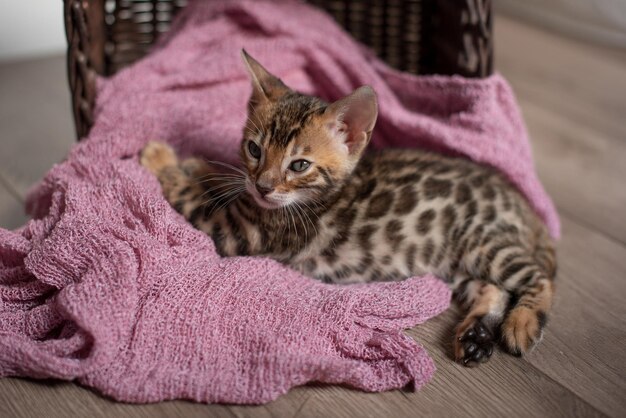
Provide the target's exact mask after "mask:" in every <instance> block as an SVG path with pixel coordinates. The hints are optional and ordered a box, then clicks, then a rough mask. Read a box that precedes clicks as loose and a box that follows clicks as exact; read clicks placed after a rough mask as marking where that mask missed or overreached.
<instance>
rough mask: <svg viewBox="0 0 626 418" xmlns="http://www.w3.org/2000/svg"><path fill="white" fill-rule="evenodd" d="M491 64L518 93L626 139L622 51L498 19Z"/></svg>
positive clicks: (625, 67)
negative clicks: (494, 65)
mask: <svg viewBox="0 0 626 418" xmlns="http://www.w3.org/2000/svg"><path fill="white" fill-rule="evenodd" d="M494 39H495V42H494V45H495V53H494V56H495V64H496V69H497V70H498V71H500V72H501V73H502V74H503V75H504V76H505V77H507V79H508V80H509V81H510V82H511V84H512V86H513V88H514V90H515V91H516V93H518V94H520V95H521V94H524V93H529V94H530V93H532V95H533V96H534V97H536V98H537V99H538V100H539V101H541V102H542V103H543V104H544V105H545V106H546V107H551V108H553V109H555V110H558V112H560V113H562V114H563V115H564V116H567V117H568V118H570V119H571V120H577V121H579V123H580V124H583V125H590V126H593V127H594V128H595V129H598V130H599V131H601V132H604V133H605V134H606V135H608V136H613V137H617V138H619V139H621V140H626V126H625V125H624V123H623V117H624V114H626V100H625V96H626V82H624V81H625V80H626V53H625V52H624V51H618V52H616V51H615V50H613V49H610V48H603V47H600V46H598V45H592V44H587V43H584V42H581V41H578V40H574V39H570V38H566V37H562V36H558V35H556V34H554V33H551V32H549V31H547V30H543V29H538V28H536V27H533V26H530V25H526V24H524V23H521V22H519V21H515V20H513V19H510V18H508V17H505V16H502V15H497V16H496V19H495V20H494Z"/></svg>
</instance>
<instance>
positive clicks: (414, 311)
mask: <svg viewBox="0 0 626 418" xmlns="http://www.w3.org/2000/svg"><path fill="white" fill-rule="evenodd" d="M242 47H245V48H246V49H247V50H248V51H249V52H250V53H251V54H252V55H253V56H254V57H255V58H256V59H257V60H259V61H260V62H261V63H263V64H265V66H266V67H267V68H268V69H269V70H270V71H272V72H274V73H275V74H277V75H278V76H280V77H282V78H283V80H284V81H285V82H286V83H287V84H288V85H290V86H292V87H294V88H296V89H298V90H301V91H303V92H306V93H312V94H317V95H320V96H321V97H323V98H325V99H327V100H334V99H337V98H339V97H341V96H342V95H345V94H347V93H349V92H350V91H351V90H352V89H354V88H356V87H358V86H360V85H363V84H369V85H371V86H372V87H373V88H374V89H375V90H376V92H377V94H378V98H379V103H380V116H379V122H378V125H377V127H376V129H375V134H374V137H373V146H374V147H379V148H380V147H390V146H405V147H406V146H409V147H425V148H429V149H436V150H440V151H442V152H448V153H454V154H458V155H465V156H467V157H468V158H471V159H474V160H476V161H479V162H483V163H487V164H491V165H493V166H495V167H497V168H499V169H500V170H502V171H503V172H504V173H505V174H506V175H507V176H508V177H509V178H510V179H511V181H512V182H513V183H514V184H515V185H516V186H517V187H519V189H520V190H521V191H522V192H523V193H524V194H525V195H526V196H527V197H528V199H529V201H530V202H531V203H532V205H533V206H534V207H535V209H536V210H537V212H538V213H539V214H540V215H541V216H542V217H543V219H544V220H545V221H546V223H547V225H548V226H549V228H550V231H551V232H552V234H553V235H554V236H558V231H559V224H558V218H557V215H556V212H555V211H554V207H553V205H552V203H551V202H550V200H549V198H548V197H547V195H546V194H545V192H544V190H543V189H542V187H541V185H540V184H539V182H538V180H537V177H536V174H535V171H534V168H533V162H532V158H531V152H530V147H529V143H528V139H527V135H526V132H525V129H524V126H523V123H522V120H521V118H520V114H519V110H518V109H517V106H516V104H515V100H514V98H513V95H512V92H511V89H510V88H509V86H508V85H507V83H506V82H505V81H504V80H503V79H502V78H501V77H500V76H498V75H494V76H492V77H490V78H487V79H484V80H466V79H463V78H459V77H452V78H449V77H415V76H411V75H406V74H401V73H398V72H396V71H394V70H391V69H389V68H388V67H387V66H385V64H383V63H382V62H380V61H379V60H378V59H376V58H375V57H374V56H373V55H372V54H371V52H369V51H368V50H366V49H364V48H363V47H361V46H359V45H358V44H356V43H355V41H353V40H352V39H351V38H350V37H349V36H348V35H346V34H345V33H344V32H343V31H342V30H341V29H340V28H339V27H337V26H336V25H335V24H334V23H333V21H332V19H331V18H329V17H328V16H327V15H325V14H323V13H321V12H319V11H316V10H315V9H313V8H311V7H309V6H307V5H304V4H300V3H297V2H292V1H285V2H264V1H236V0H235V1H227V2H226V1H212V2H203V1H191V2H190V4H189V6H188V7H187V8H186V9H185V10H184V11H182V12H181V15H179V18H178V19H177V21H176V23H175V25H174V27H173V29H172V31H171V32H170V33H168V35H167V36H166V37H165V38H164V39H162V40H161V42H160V43H159V44H158V46H157V47H156V48H155V50H154V51H153V52H152V53H151V54H150V55H149V56H147V57H146V58H144V59H143V60H141V61H139V62H138V63H136V64H135V65H133V66H132V67H130V68H127V69H125V70H123V71H121V72H120V73H118V74H117V75H116V76H114V77H113V78H111V79H101V80H99V88H98V97H97V105H96V118H95V125H94V126H93V128H92V130H91V133H90V134H89V137H88V138H86V139H85V140H84V141H82V142H81V143H79V144H77V145H76V146H74V148H73V149H72V150H71V152H70V154H69V156H68V157H67V159H66V160H65V161H64V162H62V163H60V164H57V165H55V166H54V167H53V168H52V169H51V170H50V172H49V173H48V174H47V175H46V176H45V178H44V179H43V180H42V182H41V183H40V184H38V185H37V186H36V187H35V188H34V189H33V190H32V191H31V193H30V195H29V198H28V204H27V207H28V210H29V213H30V214H31V215H32V216H33V218H34V219H33V220H31V221H30V222H28V223H27V224H26V225H25V226H23V227H21V228H19V229H17V230H15V231H7V230H4V229H0V376H30V377H35V378H58V379H65V380H74V379H75V380H77V381H78V382H80V383H81V384H84V385H86V386H89V387H92V388H95V389H96V390H98V391H99V392H101V393H104V394H106V395H109V396H111V397H113V398H114V399H117V400H121V401H127V402H156V401H161V400H166V399H191V400H195V401H200V402H226V403H242V404H250V403H253V404H254V403H263V402H267V401H270V400H272V399H275V398H276V397H278V396H280V395H281V394H284V393H286V392H287V391H288V390H289V389H290V388H291V387H294V386H296V385H302V384H305V383H307V382H311V381H318V382H325V383H341V384H347V385H350V386H352V387H355V388H359V389H363V390H366V391H382V390H389V389H393V388H400V387H403V386H405V385H407V384H412V385H413V386H414V387H416V388H419V387H420V386H422V385H423V384H424V383H426V382H427V381H428V380H429V379H430V378H431V376H432V374H433V372H434V365H433V362H432V360H431V359H430V358H429V357H428V355H427V354H426V352H425V351H424V349H423V348H422V347H421V346H420V345H419V344H418V343H417V342H415V341H414V340H412V339H411V338H409V337H407V336H405V335H404V334H403V333H402V330H403V329H405V328H408V327H412V326H414V325H416V324H419V323H422V322H424V321H425V320H427V319H429V318H431V317H433V316H434V315H437V314H438V313H440V312H442V311H443V310H444V309H446V307H447V306H448V302H449V299H450V292H449V290H448V289H447V287H446V286H445V285H444V284H443V283H442V282H440V281H439V280H437V279H435V278H433V277H430V276H427V277H422V278H412V279H409V280H406V281H403V282H398V283H375V284H370V285H358V286H345V287H340V286H333V285H327V284H323V283H320V282H317V281H315V280H312V279H309V278H306V277H303V276H301V275H300V274H298V273H296V272H294V271H292V270H290V269H289V268H287V267H285V266H282V265H280V264H278V263H276V262H274V261H272V260H268V259H263V258H254V257H234V258H220V257H219V256H218V255H217V254H216V252H215V248H214V245H213V243H212V241H211V239H210V238H209V237H208V236H206V235H205V234H203V233H202V232H199V231H197V230H195V229H194V228H193V227H192V226H191V225H189V224H188V223H187V222H186V221H185V220H184V219H182V217H181V216H179V215H178V214H177V213H176V212H175V211H174V210H173V209H171V207H170V206H169V205H168V203H167V202H166V201H165V200H164V199H163V197H162V196H161V192H160V188H159V185H158V182H157V181H156V179H155V178H154V177H153V176H151V175H150V174H149V173H148V172H147V171H146V170H144V169H143V168H142V167H141V166H140V165H139V164H138V159H137V155H138V153H139V151H140V150H141V149H142V147H143V146H144V145H145V144H146V142H147V141H149V140H153V139H159V140H164V141H167V142H169V143H171V144H172V145H173V146H174V147H176V148H177V149H178V150H180V151H181V152H183V153H187V154H191V153H193V154H200V155H204V156H206V157H207V158H210V159H221V160H225V161H230V162H235V161H236V160H237V152H238V147H239V141H240V138H241V132H242V127H243V122H244V120H245V109H246V102H247V99H248V97H249V94H250V81H249V79H248V76H247V74H246V72H245V70H244V66H243V65H242V63H241V59H240V56H239V50H240V49H241V48H242Z"/></svg>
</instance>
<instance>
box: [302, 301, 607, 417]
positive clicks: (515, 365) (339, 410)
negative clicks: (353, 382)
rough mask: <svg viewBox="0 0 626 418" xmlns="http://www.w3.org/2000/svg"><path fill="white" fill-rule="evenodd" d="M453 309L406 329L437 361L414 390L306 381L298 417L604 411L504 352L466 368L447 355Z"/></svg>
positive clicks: (546, 414)
mask: <svg viewBox="0 0 626 418" xmlns="http://www.w3.org/2000/svg"><path fill="white" fill-rule="evenodd" d="M457 316H458V312H457V311H456V309H452V310H450V311H448V312H446V313H445V314H444V315H441V316H439V317H437V318H435V319H434V320H431V321H429V322H428V323H427V324H425V325H424V326H421V327H418V328H416V329H413V330H410V331H408V334H409V335H411V336H412V337H414V338H416V339H417V340H418V341H420V342H421V343H422V344H424V346H425V347H426V348H427V350H428V351H429V353H430V354H431V355H432V357H433V358H434V360H435V362H436V364H437V368H438V370H437V372H436V374H435V377H434V379H433V380H432V381H431V382H430V383H429V384H427V385H426V386H425V387H423V388H422V390H421V391H419V392H411V391H406V390H404V391H391V392H384V393H379V394H369V393H363V392H359V391H354V390H350V389H346V388H340V387H336V386H315V385H313V386H309V387H307V389H309V390H310V391H311V395H310V397H309V399H308V400H307V401H306V402H305V403H304V405H303V406H302V409H301V410H300V412H299V414H298V415H297V417H299V418H308V417H320V416H325V417H353V416H363V417H384V416H388V417H416V416H429V417H431V416H432V417H467V416H485V417H490V416H493V417H496V416H507V417H527V416H541V417H594V416H604V414H602V413H601V412H600V411H598V410H597V409H595V408H594V407H592V406H591V405H589V404H588V403H587V402H585V401H584V400H582V399H581V398H579V397H578V396H576V395H575V394H573V393H572V392H571V391H569V390H568V389H565V388H563V387H562V386H561V385H560V384H559V383H557V382H555V381H554V380H552V379H551V378H549V377H547V376H545V375H544V374H543V373H542V372H540V371H539V370H538V369H537V368H535V367H532V366H530V365H529V364H528V363H527V362H525V361H524V360H520V359H517V358H514V357H511V356H508V355H504V354H496V355H494V358H493V359H492V360H491V361H490V362H489V363H487V364H483V365H481V367H478V368H472V369H469V368H465V367H463V366H460V365H458V364H456V363H454V362H453V361H452V359H451V358H450V354H451V346H450V343H451V341H452V329H453V326H454V325H455V324H456V322H457V319H458V317H457Z"/></svg>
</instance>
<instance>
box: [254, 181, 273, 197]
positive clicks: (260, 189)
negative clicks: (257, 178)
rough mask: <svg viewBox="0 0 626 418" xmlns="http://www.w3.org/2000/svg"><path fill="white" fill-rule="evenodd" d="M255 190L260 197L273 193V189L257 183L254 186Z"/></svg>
mask: <svg viewBox="0 0 626 418" xmlns="http://www.w3.org/2000/svg"><path fill="white" fill-rule="evenodd" d="M256 189H257V191H258V192H259V194H260V195H261V196H262V197H265V195H267V194H269V193H272V192H273V191H274V188H273V187H266V186H261V185H260V184H259V183H257V184H256Z"/></svg>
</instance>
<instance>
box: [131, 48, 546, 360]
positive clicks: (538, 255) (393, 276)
mask: <svg viewBox="0 0 626 418" xmlns="http://www.w3.org/2000/svg"><path fill="white" fill-rule="evenodd" d="M244 59H245V62H246V64H247V66H248V68H249V70H250V73H251V77H252V80H253V94H252V97H251V100H250V104H249V109H248V110H249V117H248V122H247V124H246V127H245V129H244V137H243V141H242V145H241V159H242V162H243V170H240V169H237V168H234V169H233V170H232V172H230V173H224V172H223V170H222V171H220V170H216V167H213V166H212V165H211V164H207V163H206V162H203V161H201V160H198V159H190V160H185V161H182V162H181V161H179V160H178V159H177V157H176V155H175V153H174V151H173V150H172V149H171V148H169V147H168V146H166V145H164V144H162V143H157V142H153V143H150V144H148V146H147V147H146V148H145V149H144V150H143V152H142V156H141V163H142V164H143V165H144V166H145V167H147V168H148V169H149V170H151V171H152V172H153V173H154V174H155V175H156V176H157V177H158V179H159V181H160V183H161V185H162V188H163V193H164V195H165V197H166V198H167V200H168V201H169V202H170V203H171V204H172V206H173V207H174V208H175V209H176V210H177V211H179V212H180V213H182V214H183V215H184V216H185V217H186V218H187V219H188V220H189V221H190V222H191V223H192V224H193V225H194V226H195V227H197V228H199V229H201V230H203V231H205V232H207V233H208V234H210V235H211V237H212V238H213V240H214V242H215V245H216V248H217V250H218V251H219V252H220V253H221V254H222V255H224V256H235V255H264V256H268V257H272V258H274V259H276V260H279V261H281V262H283V263H286V264H288V265H290V266H291V267H293V268H295V269H297V270H299V271H301V272H302V273H304V274H307V275H309V276H312V277H315V278H318V279H320V280H323V281H325V282H329V283H339V284H345V283H362V282H368V281H381V280H401V279H404V278H407V277H410V276H415V275H421V274H425V273H432V274H435V275H437V276H439V277H441V278H443V279H444V280H446V281H447V282H448V283H449V284H450V286H451V288H452V289H453V291H454V294H455V296H456V298H457V299H458V300H459V302H460V303H462V304H463V305H464V306H466V308H467V315H466V317H465V318H464V319H463V321H461V323H460V324H459V326H458V328H457V332H456V336H455V340H454V348H455V356H456V358H457V360H459V361H461V362H463V363H464V364H466V365H474V364H478V363H480V362H483V361H485V360H487V359H488V358H489V357H490V356H491V353H492V351H493V345H494V343H497V342H498V340H499V341H501V342H502V345H503V346H504V348H505V349H506V350H507V351H508V352H510V353H512V354H515V355H521V354H523V353H526V352H527V351H529V350H530V349H531V348H532V347H533V346H534V345H535V344H536V343H537V342H538V341H539V340H540V338H541V335H542V331H543V327H544V325H545V322H546V318H547V313H548V311H549V309H550V306H551V303H552V297H553V292H554V287H553V279H554V277H555V274H556V264H555V251H554V246H553V243H552V241H551V239H550V238H549V235H548V233H547V231H546V228H545V226H544V224H543V223H542V222H541V220H540V219H539V218H538V217H537V215H536V214H535V213H534V212H533V210H532V209H531V208H530V207H529V205H528V203H527V202H526V200H525V199H524V198H523V197H522V196H521V195H520V193H519V192H518V191H517V190H516V189H515V188H514V187H513V186H512V185H511V184H510V183H509V182H508V181H507V180H506V179H504V178H503V177H502V176H501V175H500V174H499V173H497V172H496V171H494V170H492V169H491V168H489V167H485V166H480V165H477V164H474V163H472V162H470V161H468V160H466V159H462V158H453V157H446V156H442V155H438V154H434V153H429V152H424V151H420V150H386V151H382V152H378V153H364V149H365V147H366V145H367V143H368V141H369V137H370V135H371V130H372V129H373V125H374V122H375V119H376V102H375V96H374V93H373V91H371V89H369V88H367V87H365V88H361V89H358V90H357V91H355V92H354V93H353V94H352V95H350V96H348V97H346V98H344V99H342V100H340V101H338V102H335V103H332V104H326V103H324V102H323V101H321V100H319V99H317V98H314V97H309V96H305V95H302V94H299V93H296V92H294V91H292V90H290V89H289V88H287V87H286V86H285V85H284V84H283V83H282V82H281V81H280V80H279V79H277V78H276V77H274V76H272V75H271V74H269V73H268V72H267V71H266V70H265V69H264V68H263V67H261V66H260V64H258V63H257V62H256V61H254V60H253V59H252V58H251V57H249V56H248V55H246V54H245V53H244ZM251 142H253V143H254V145H256V146H257V147H258V148H259V150H260V154H259V155H260V157H259V158H255V157H254V155H253V153H252V151H254V153H256V148H255V147H254V146H252V145H250V143H251ZM251 147H252V148H251ZM251 149H252V151H251ZM298 160H306V161H308V162H310V166H308V168H307V169H305V170H304V171H302V172H294V171H293V170H291V169H290V167H291V165H290V164H292V163H293V161H298ZM238 170H239V171H238Z"/></svg>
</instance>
